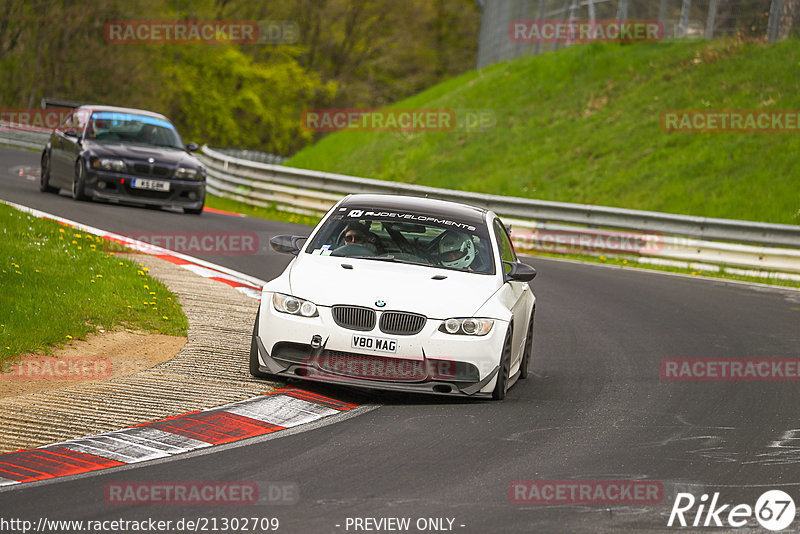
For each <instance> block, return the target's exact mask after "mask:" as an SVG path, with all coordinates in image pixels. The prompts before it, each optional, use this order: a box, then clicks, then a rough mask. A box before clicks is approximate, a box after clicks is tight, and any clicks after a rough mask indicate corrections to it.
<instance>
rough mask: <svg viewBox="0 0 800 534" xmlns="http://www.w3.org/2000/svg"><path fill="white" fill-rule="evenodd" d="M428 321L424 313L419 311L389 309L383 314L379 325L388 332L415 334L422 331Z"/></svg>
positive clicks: (383, 330) (404, 334) (397, 334)
mask: <svg viewBox="0 0 800 534" xmlns="http://www.w3.org/2000/svg"><path fill="white" fill-rule="evenodd" d="M426 321H427V318H426V317H425V316H424V315H419V314H417V313H409V312H395V311H388V312H383V313H382V314H381V320H380V324H379V326H380V329H381V332H384V333H386V334H394V335H396V336H413V335H414V334H419V333H420V331H421V330H422V329H423V328H424V327H425V322H426Z"/></svg>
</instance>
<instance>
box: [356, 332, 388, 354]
mask: <svg viewBox="0 0 800 534" xmlns="http://www.w3.org/2000/svg"><path fill="white" fill-rule="evenodd" d="M350 346H351V347H353V348H354V349H361V350H373V351H375V352H388V353H391V354H394V353H395V352H397V340H396V339H387V338H383V337H372V336H353V343H352V344H351V345H350Z"/></svg>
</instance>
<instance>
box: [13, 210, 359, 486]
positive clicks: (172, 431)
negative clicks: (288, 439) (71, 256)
mask: <svg viewBox="0 0 800 534" xmlns="http://www.w3.org/2000/svg"><path fill="white" fill-rule="evenodd" d="M6 203H7V204H9V205H12V206H13V207H16V208H19V209H22V210H23V211H25V212H27V213H31V214H32V215H35V216H37V217H44V218H49V219H53V220H56V221H58V222H61V223H62V224H69V225H70V226H74V227H76V228H80V229H81V230H83V231H86V232H90V233H93V234H96V235H100V236H103V237H106V238H110V239H112V240H116V241H120V242H123V243H124V244H126V245H128V246H132V247H133V248H135V249H136V248H140V246H144V247H145V249H146V250H147V252H150V253H155V254H156V255H157V256H153V255H148V254H129V255H125V254H119V256H127V257H129V258H131V259H134V260H136V261H138V262H139V263H141V264H143V265H144V266H146V267H147V268H148V269H150V273H149V274H150V275H151V276H153V277H155V278H157V279H159V280H161V281H162V282H163V283H164V284H165V285H166V286H167V287H168V288H169V289H170V291H172V292H173V293H175V294H176V295H177V296H178V299H179V302H180V304H181V306H182V307H183V311H184V313H185V314H186V316H187V318H188V320H189V332H188V342H187V343H186V345H185V346H184V347H183V348H182V349H181V351H180V352H179V353H178V355H177V356H175V357H174V358H173V359H171V360H168V361H166V362H164V363H162V364H159V365H156V366H155V367H151V368H149V369H146V370H144V371H141V372H138V373H135V374H131V375H126V376H122V377H118V378H114V379H110V380H106V381H102V382H95V383H90V384H84V385H76V386H72V387H67V388H62V389H56V390H44V391H39V392H36V393H31V394H27V395H20V396H17V397H9V398H6V399H2V400H0V453H2V452H7V454H0V486H10V485H15V484H18V483H20V482H29V481H35V480H44V479H48V478H55V477H58V476H66V475H71V474H78V473H86V472H90V471H95V470H98V469H104V468H108V467H114V466H118V465H124V464H131V463H137V462H141V461H146V460H152V459H157V458H164V457H167V456H171V455H174V454H179V453H181V452H187V451H190V450H196V449H199V448H204V447H208V446H211V445H214V444H222V443H230V442H232V441H237V440H239V439H244V438H247V437H253V436H258V435H263V434H265V433H270V432H275V431H278V430H283V429H286V428H290V427H294V426H297V425H300V424H304V423H308V422H311V421H314V420H317V419H320V418H322V417H327V416H329V415H333V414H336V413H339V412H340V411H345V410H349V409H351V408H353V407H355V405H353V404H349V403H344V402H340V401H337V400H335V399H331V398H327V397H323V396H320V395H316V394H313V393H309V392H307V391H303V390H300V389H295V388H284V389H281V390H277V391H273V392H271V393H268V394H267V395H266V396H256V397H254V395H261V394H263V393H265V392H266V391H268V390H270V389H272V387H271V386H272V384H271V383H269V382H264V381H262V380H255V379H253V378H252V377H251V376H250V373H249V370H248V368H247V362H248V356H249V351H250V335H251V332H252V327H253V322H254V320H255V313H256V310H257V309H258V300H257V299H258V297H260V290H259V288H260V285H261V281H260V280H258V279H256V278H252V277H248V276H247V275H244V274H242V273H238V272H236V271H231V270H229V269H225V268H223V267H220V266H218V265H214V264H210V263H207V262H203V261H201V260H198V259H196V258H192V257H190V256H185V255H182V254H177V253H173V252H171V251H167V250H164V249H158V248H157V247H156V248H155V249H154V247H152V246H151V245H147V244H145V243H140V242H137V241H134V240H131V239H129V238H126V237H123V236H116V235H115V234H109V233H107V232H104V231H102V230H99V229H96V228H92V227H88V226H85V225H81V224H78V223H75V222H73V221H69V220H67V219H63V218H60V217H56V216H53V215H51V214H48V213H44V212H40V211H38V210H33V209H31V208H27V207H25V206H19V205H16V204H12V203H9V202H6ZM216 282H222V283H224V284H226V285H228V286H230V287H225V286H223V285H220V284H218V283H216ZM253 397H254V398H253ZM221 404H224V405H225V406H222V407H218V406H220V405H221ZM215 406H216V407H218V408H214V407H215ZM198 410H206V411H202V412H198ZM148 421H155V422H153V423H148ZM131 425H139V426H133V427H131V428H124V429H123V430H117V429H119V428H122V427H130V426H131ZM98 433H100V434H99V435H93V434H98ZM82 436H90V437H82ZM65 440H66V441H65ZM51 443H55V445H49V446H48V445H47V444H51ZM33 447H39V448H37V449H33ZM24 449H28V450H24ZM8 451H17V452H8Z"/></svg>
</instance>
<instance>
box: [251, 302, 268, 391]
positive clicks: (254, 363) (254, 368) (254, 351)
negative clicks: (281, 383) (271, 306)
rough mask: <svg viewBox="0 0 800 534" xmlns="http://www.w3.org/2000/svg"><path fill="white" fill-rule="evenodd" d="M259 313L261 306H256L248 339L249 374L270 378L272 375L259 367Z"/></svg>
mask: <svg viewBox="0 0 800 534" xmlns="http://www.w3.org/2000/svg"><path fill="white" fill-rule="evenodd" d="M259 315H261V306H259V307H258V312H256V323H255V324H254V325H253V338H252V339H251V341H250V374H251V375H252V376H254V377H256V378H272V375H269V374H267V373H264V372H262V371H261V369H260V368H259V367H260V363H259V361H258V343H256V336H257V335H258V317H259Z"/></svg>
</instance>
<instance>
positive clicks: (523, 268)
mask: <svg viewBox="0 0 800 534" xmlns="http://www.w3.org/2000/svg"><path fill="white" fill-rule="evenodd" d="M503 264H504V265H509V266H511V270H510V271H508V272H507V273H506V274H505V275H504V276H503V279H504V281H506V282H508V281H510V280H514V281H515V282H530V281H531V280H533V279H534V277H535V276H536V269H534V268H533V267H531V266H530V265H528V264H527V263H522V262H519V261H518V262H511V261H504V262H503Z"/></svg>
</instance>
